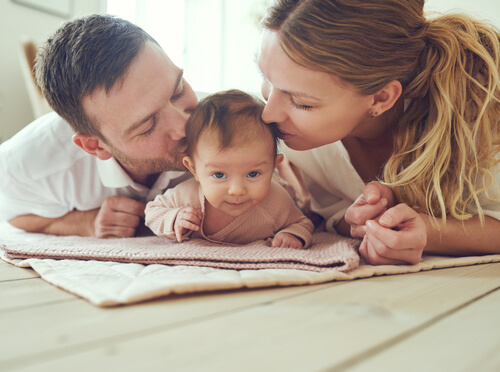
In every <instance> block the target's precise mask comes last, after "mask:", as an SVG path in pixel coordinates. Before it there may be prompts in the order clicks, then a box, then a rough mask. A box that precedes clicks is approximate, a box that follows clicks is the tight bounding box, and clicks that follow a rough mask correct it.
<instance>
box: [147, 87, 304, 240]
mask: <svg viewBox="0 0 500 372" xmlns="http://www.w3.org/2000/svg"><path fill="white" fill-rule="evenodd" d="M263 109H264V103H263V102H262V101H260V100H258V99H257V98H255V97H253V96H251V95H249V94H246V93H244V92H241V91H238V90H229V91H225V92H220V93H216V94H212V95H210V96H208V97H205V98H204V99H203V100H202V101H200V103H199V105H198V106H197V107H196V109H195V110H194V112H193V114H192V115H191V118H190V119H189V121H188V123H187V127H186V139H187V145H188V156H186V157H184V159H183V162H184V165H185V166H186V168H187V169H189V171H190V172H191V173H192V174H193V175H194V178H192V179H190V180H187V181H185V182H183V183H181V184H179V185H177V186H176V187H175V188H173V189H168V190H167V191H166V192H165V193H164V194H163V195H158V196H157V197H156V198H155V200H154V201H151V202H149V203H148V204H147V206H146V225H147V226H148V227H149V228H150V229H151V230H152V231H153V232H154V233H155V234H156V235H159V236H165V237H167V238H169V239H177V241H179V242H181V241H182V240H183V239H184V238H185V237H187V236H189V235H190V236H191V237H192V238H204V239H207V240H209V241H212V242H217V243H236V244H246V243H249V242H252V241H255V240H261V239H267V238H272V243H271V246H273V247H283V248H298V249H300V248H307V247H308V246H309V244H310V242H311V239H312V231H313V224H312V222H311V221H310V220H309V219H308V218H307V217H305V216H304V215H303V214H302V212H301V211H300V210H299V209H298V208H297V207H296V206H295V204H294V202H293V200H292V198H291V197H290V195H289V194H288V192H287V191H286V190H285V189H284V188H283V187H282V186H281V185H279V184H278V183H277V182H276V181H274V180H273V179H272V178H273V172H274V168H275V166H276V164H278V163H280V162H281V161H282V160H283V155H282V154H278V150H277V130H276V127H275V126H274V125H267V124H265V123H264V122H263V121H262V119H261V114H262V110H263Z"/></svg>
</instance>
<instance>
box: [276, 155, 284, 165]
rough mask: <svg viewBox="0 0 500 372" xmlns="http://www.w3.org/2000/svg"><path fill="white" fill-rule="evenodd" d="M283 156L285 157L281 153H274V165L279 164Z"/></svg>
mask: <svg viewBox="0 0 500 372" xmlns="http://www.w3.org/2000/svg"><path fill="white" fill-rule="evenodd" d="M284 158H285V156H284V155H283V154H278V155H276V160H275V162H274V166H276V165H278V164H280V163H281V162H282V161H283V159H284Z"/></svg>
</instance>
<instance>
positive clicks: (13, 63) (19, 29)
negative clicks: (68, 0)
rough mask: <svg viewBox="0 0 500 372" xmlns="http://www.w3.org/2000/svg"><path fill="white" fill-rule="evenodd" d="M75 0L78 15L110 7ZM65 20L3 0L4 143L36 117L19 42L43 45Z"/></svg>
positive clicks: (0, 129) (0, 125) (0, 75)
mask: <svg viewBox="0 0 500 372" xmlns="http://www.w3.org/2000/svg"><path fill="white" fill-rule="evenodd" d="M73 1H74V8H73V9H74V15H75V16H80V15H84V14H89V13H95V12H101V11H103V10H105V9H106V7H105V5H106V3H105V1H104V2H103V0H73ZM63 22H64V19H62V18H59V17H57V16H54V15H51V14H48V13H44V12H40V11H37V10H35V9H31V8H28V7H25V6H22V5H19V4H17V3H13V2H12V1H11V0H0V46H1V51H0V142H2V141H5V140H7V139H8V138H10V137H11V136H12V135H13V134H14V133H16V132H17V131H18V130H19V129H21V128H23V127H24V126H25V125H26V124H28V123H29V122H31V121H32V120H33V119H34V114H33V111H32V108H31V104H30V101H29V97H28V92H27V89H26V85H25V82H24V80H23V76H22V73H21V68H20V66H19V50H18V48H19V41H20V40H21V38H31V39H33V41H34V42H35V43H37V44H42V43H43V41H45V39H47V37H48V36H50V35H51V34H52V32H54V31H55V30H56V29H57V28H58V27H59V26H60V25H61V24H62V23H63ZM0 177H1V176H0Z"/></svg>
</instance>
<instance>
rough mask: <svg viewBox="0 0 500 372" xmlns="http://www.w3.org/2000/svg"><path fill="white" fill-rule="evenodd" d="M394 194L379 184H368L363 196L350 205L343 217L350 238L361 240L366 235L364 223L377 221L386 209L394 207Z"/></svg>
mask: <svg viewBox="0 0 500 372" xmlns="http://www.w3.org/2000/svg"><path fill="white" fill-rule="evenodd" d="M395 199H396V198H395V196H394V193H393V192H392V190H391V189H390V188H389V187H387V186H384V185H382V184H381V183H380V182H370V183H369V184H367V185H366V186H365V188H364V189H363V194H361V195H360V196H359V198H358V199H356V201H355V202H354V204H352V205H351V206H350V207H349V208H348V209H347V212H346V214H345V216H344V219H345V221H346V222H347V223H348V224H349V225H350V226H351V236H352V237H353V238H362V237H363V236H365V233H366V221H369V220H377V219H378V218H379V217H380V216H381V215H382V213H384V212H385V211H386V210H387V208H391V207H393V206H394V205H395V203H396V200H395Z"/></svg>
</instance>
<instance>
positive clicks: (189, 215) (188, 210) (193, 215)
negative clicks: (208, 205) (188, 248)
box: [174, 207, 203, 243]
mask: <svg viewBox="0 0 500 372" xmlns="http://www.w3.org/2000/svg"><path fill="white" fill-rule="evenodd" d="M202 219H203V213H202V212H201V211H200V210H199V209H196V208H193V207H184V208H182V209H181V210H180V211H179V213H178V214H177V218H176V219H175V222H174V232H175V237H176V238H177V241H178V242H179V243H180V242H182V235H184V234H185V233H186V232H187V231H188V230H192V231H198V230H199V229H200V225H201V220H202Z"/></svg>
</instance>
